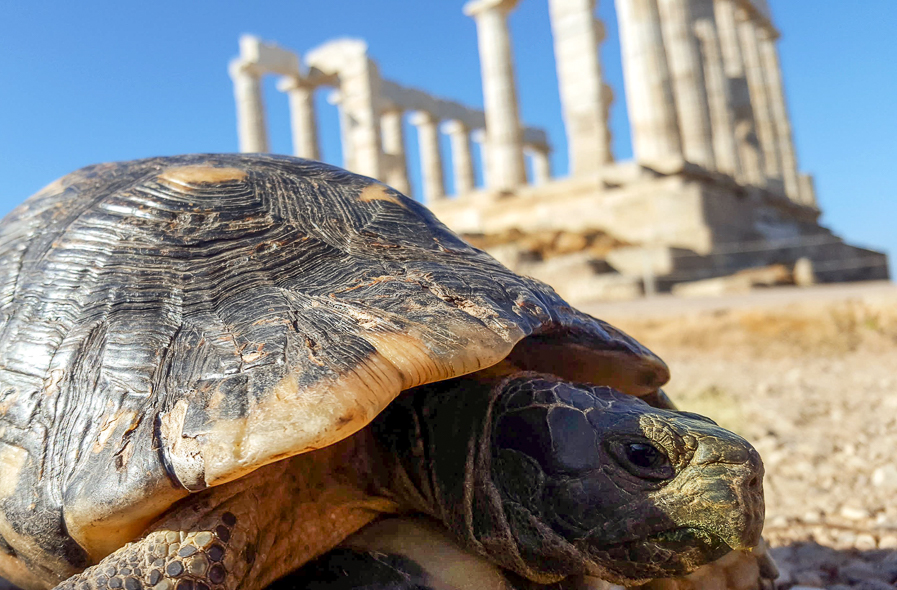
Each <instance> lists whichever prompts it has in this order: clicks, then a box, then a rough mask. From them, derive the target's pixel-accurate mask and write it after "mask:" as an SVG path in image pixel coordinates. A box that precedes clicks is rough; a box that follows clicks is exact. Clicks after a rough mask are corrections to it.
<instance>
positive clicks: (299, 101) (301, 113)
mask: <svg viewBox="0 0 897 590" xmlns="http://www.w3.org/2000/svg"><path fill="white" fill-rule="evenodd" d="M277 89H278V90H280V91H281V92H286V93H287V97H288V98H289V101H290V127H291V129H292V133H293V155H294V156H296V157H298V158H308V159H309V160H320V159H321V154H320V152H319V151H318V126H317V123H316V122H315V100H314V98H315V88H314V86H312V85H311V84H308V83H307V82H305V81H303V80H301V79H300V78H297V77H285V78H282V79H281V80H280V82H278V84H277Z"/></svg>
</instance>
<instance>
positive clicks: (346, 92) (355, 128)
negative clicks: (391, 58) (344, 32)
mask: <svg viewBox="0 0 897 590" xmlns="http://www.w3.org/2000/svg"><path fill="white" fill-rule="evenodd" d="M339 82H340V93H341V94H342V96H343V99H342V108H343V110H344V111H345V112H346V114H347V115H348V121H347V122H348V123H349V137H350V141H351V142H352V153H353V168H351V170H352V172H357V173H359V174H364V175H365V176H370V177H371V178H378V179H379V178H382V177H383V176H382V174H383V161H382V160H383V158H382V156H383V144H382V140H381V137H380V109H379V106H380V105H379V104H378V100H379V97H380V91H379V82H380V73H379V71H378V69H377V66H376V64H374V62H373V61H372V60H371V59H370V58H369V57H367V55H356V56H352V59H347V60H346V62H345V64H344V67H343V69H342V70H341V71H340V72H339Z"/></svg>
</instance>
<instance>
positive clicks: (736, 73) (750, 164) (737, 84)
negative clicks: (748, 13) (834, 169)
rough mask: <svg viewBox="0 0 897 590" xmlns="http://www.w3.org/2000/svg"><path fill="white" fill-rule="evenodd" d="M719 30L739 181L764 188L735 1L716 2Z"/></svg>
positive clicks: (758, 143) (761, 155) (760, 153)
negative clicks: (727, 85) (740, 175)
mask: <svg viewBox="0 0 897 590" xmlns="http://www.w3.org/2000/svg"><path fill="white" fill-rule="evenodd" d="M714 15H715V18H716V30H717V33H718V34H719V40H720V50H721V52H722V57H723V67H724V68H725V73H726V77H727V78H728V79H729V96H730V101H731V102H730V104H731V108H732V116H733V125H734V129H735V143H736V145H737V147H738V159H739V160H740V162H741V169H742V177H741V178H740V179H739V181H740V182H744V183H747V184H754V185H757V186H764V185H765V184H766V175H765V173H764V171H763V153H762V151H761V149H760V142H759V139H758V138H757V132H756V125H755V123H754V111H753V107H752V106H751V95H750V91H749V89H748V83H747V78H746V77H745V72H744V56H743V54H742V51H741V42H740V41H739V39H738V24H737V21H736V19H735V2H734V0H714Z"/></svg>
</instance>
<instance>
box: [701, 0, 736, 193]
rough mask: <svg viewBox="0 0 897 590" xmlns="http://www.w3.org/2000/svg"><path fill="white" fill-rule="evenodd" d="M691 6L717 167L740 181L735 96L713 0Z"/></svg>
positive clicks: (702, 0) (702, 1)
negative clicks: (724, 61)
mask: <svg viewBox="0 0 897 590" xmlns="http://www.w3.org/2000/svg"><path fill="white" fill-rule="evenodd" d="M692 9H693V16H694V18H695V22H694V30H695V36H696V37H697V38H698V42H699V43H700V47H701V54H702V55H703V58H704V59H703V62H704V82H705V84H706V86H707V103H708V106H709V107H710V124H711V133H712V136H713V157H714V159H715V160H716V169H717V170H719V171H720V172H724V173H726V174H730V175H732V176H733V177H734V178H735V179H736V180H738V181H741V180H742V176H743V173H742V170H741V162H740V158H739V157H738V146H737V145H736V141H735V125H734V113H733V112H732V98H731V95H730V93H729V81H728V79H727V78H726V71H725V66H724V64H723V57H722V50H721V48H720V40H719V35H718V34H717V27H716V19H715V15H714V10H713V0H692Z"/></svg>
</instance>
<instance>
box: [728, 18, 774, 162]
mask: <svg viewBox="0 0 897 590" xmlns="http://www.w3.org/2000/svg"><path fill="white" fill-rule="evenodd" d="M736 19H737V23H738V38H739V39H740V40H741V47H742V55H743V56H744V65H745V72H744V73H745V75H746V77H747V81H748V88H749V89H750V93H751V106H753V112H754V121H755V122H756V124H757V137H758V138H759V139H760V148H761V149H762V151H763V171H764V173H765V174H766V178H767V179H781V178H782V166H781V160H780V157H779V150H778V146H777V145H776V132H775V125H774V123H773V119H772V108H771V106H770V101H769V85H768V82H767V80H766V76H765V74H764V71H763V64H762V62H761V60H760V46H759V43H758V39H757V23H756V22H754V20H753V19H752V18H751V15H750V14H749V13H748V12H747V11H745V10H744V9H743V8H739V9H737V11H736Z"/></svg>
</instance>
